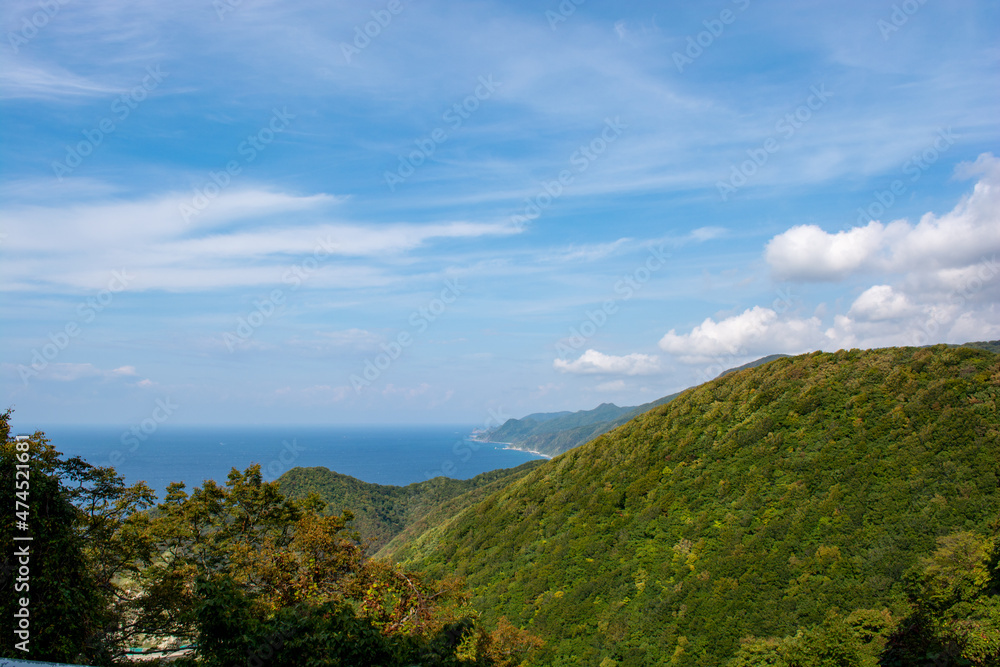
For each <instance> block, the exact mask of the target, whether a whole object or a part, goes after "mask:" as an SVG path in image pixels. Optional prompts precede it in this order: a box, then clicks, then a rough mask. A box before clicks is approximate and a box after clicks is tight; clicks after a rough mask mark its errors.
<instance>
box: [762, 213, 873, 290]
mask: <svg viewBox="0 0 1000 667" xmlns="http://www.w3.org/2000/svg"><path fill="white" fill-rule="evenodd" d="M884 231H885V228H884V227H883V226H882V224H881V223H879V222H871V223H869V224H868V226H866V227H855V228H854V229H851V230H849V231H846V232H837V233H836V234H827V233H826V232H825V231H823V230H822V229H820V228H819V227H817V226H816V225H798V226H796V227H792V228H791V229H789V230H788V231H787V232H784V233H782V234H779V235H778V236H776V237H774V238H773V239H771V240H770V241H769V242H768V244H767V247H766V249H765V251H764V257H765V259H766V260H767V263H768V264H769V265H770V266H771V270H772V271H773V272H774V274H775V277H777V278H779V279H781V280H805V281H811V280H840V279H842V278H845V277H846V276H848V275H850V274H852V273H855V272H857V271H858V270H859V269H863V268H867V267H868V266H869V265H870V263H871V262H872V260H873V258H874V257H875V255H876V254H877V253H878V251H879V249H880V247H881V244H882V239H883V236H884Z"/></svg>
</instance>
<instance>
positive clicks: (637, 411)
mask: <svg viewBox="0 0 1000 667" xmlns="http://www.w3.org/2000/svg"><path fill="white" fill-rule="evenodd" d="M785 356H788V355H785V354H772V355H769V356H767V357H763V358H761V359H757V360H755V361H751V362H750V363H748V364H744V365H742V366H739V367H738V368H730V369H729V370H726V371H723V372H722V373H721V374H720V376H719V377H721V376H722V375H727V374H729V373H735V372H737V371H742V370H746V369H748V368H755V367H757V366H761V365H763V364H766V363H767V362H769V361H774V360H775V359H780V358H782V357H785ZM679 395H680V393H676V394H670V395H669V396H664V397H663V398H659V399H657V400H655V401H650V402H649V403H644V404H642V405H637V406H634V407H624V408H620V407H618V406H617V405H615V404H614V403H602V404H600V405H599V406H597V407H596V408H594V409H593V410H578V411H576V412H538V413H535V414H530V415H526V416H524V417H522V418H521V419H508V420H507V421H505V422H504V423H503V424H501V425H500V426H498V427H497V428H494V429H492V430H490V431H487V432H486V433H483V434H482V435H481V436H480V438H481V439H483V440H489V441H491V442H503V443H507V444H510V445H513V446H515V447H517V448H519V449H526V450H530V451H533V452H538V453H540V454H545V455H546V456H557V455H559V454H562V453H563V452H566V451H569V450H570V449H572V448H574V447H578V446H579V445H582V444H583V443H585V442H589V441H591V440H593V439H594V438H596V437H597V436H599V435H602V434H604V433H607V432H608V431H610V430H611V429H613V428H616V427H618V426H621V425H622V424H624V423H626V422H627V421H629V420H630V419H634V418H635V417H638V416H639V415H641V414H643V413H645V412H649V411H650V410H652V409H653V408H655V407H657V406H659V405H663V404H665V403H669V402H670V401H672V400H673V399H674V398H676V397H677V396H679Z"/></svg>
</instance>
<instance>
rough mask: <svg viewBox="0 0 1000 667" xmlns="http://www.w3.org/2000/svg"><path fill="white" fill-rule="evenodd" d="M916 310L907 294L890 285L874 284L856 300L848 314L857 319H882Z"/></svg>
mask: <svg viewBox="0 0 1000 667" xmlns="http://www.w3.org/2000/svg"><path fill="white" fill-rule="evenodd" d="M914 312H915V308H914V306H913V304H911V303H910V300H909V299H908V298H907V297H906V295H905V294H900V293H899V292H897V291H895V290H894V289H893V288H892V286H890V285H874V286H872V287H869V288H868V289H866V290H865V291H864V292H863V293H862V294H861V296H859V297H858V298H857V299H855V300H854V303H853V304H852V305H851V310H850V311H849V312H848V315H849V316H851V317H852V318H855V319H861V320H868V321H880V320H895V319H899V318H901V317H906V316H907V315H911V314H913V313H914Z"/></svg>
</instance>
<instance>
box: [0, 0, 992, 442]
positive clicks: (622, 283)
mask: <svg viewBox="0 0 1000 667" xmlns="http://www.w3.org/2000/svg"><path fill="white" fill-rule="evenodd" d="M817 5H818V3H800V2H799V3H796V2H769V3H764V2H758V1H757V0H736V1H728V0H727V1H720V2H711V3H680V2H655V3H653V2H633V3H626V4H623V3H610V2H602V1H599V0H586V1H582V2H579V3H574V2H573V1H572V0H565V1H564V2H562V4H560V3H558V2H555V1H551V2H542V3H526V2H524V3H522V2H504V3H497V2H465V3H440V2H432V1H429V0H420V1H419V2H408V1H407V0H393V1H392V2H383V1H375V2H323V3H319V2H312V3H305V2H295V1H292V2H289V1H282V2H269V1H264V0H242V1H240V0H214V2H213V0H198V1H197V2H195V1H186V0H179V1H177V2H171V3H161V2H148V1H144V0H140V1H138V2H102V1H97V2H88V3H83V2H75V1H74V0H62V1H61V0H46V1H43V2H38V1H37V0H35V1H29V2H18V1H15V2H8V3H4V7H3V9H2V10H0V15H2V17H3V26H4V35H5V38H4V43H3V44H2V45H0V53H2V56H0V57H2V59H3V60H2V69H0V96H2V105H0V114H2V130H0V133H2V137H3V145H2V150H3V160H2V163H0V178H2V184H0V188H2V198H0V256H2V263H0V267H2V268H0V271H2V290H3V291H2V296H0V313H2V322H3V326H2V329H0V337H2V358H0V363H2V366H0V370H2V381H0V391H2V395H3V399H4V404H5V406H13V407H14V408H15V410H16V412H15V427H19V428H22V429H29V430H30V428H31V427H32V425H34V424H55V423H107V424H132V423H138V422H140V421H141V420H143V419H146V418H149V416H150V415H151V414H153V412H154V410H155V409H156V407H157V405H158V404H157V401H161V402H162V401H165V400H169V401H170V404H171V405H176V406H177V407H176V409H173V410H172V411H171V413H170V415H169V420H170V421H171V423H176V424H202V423H247V422H250V423H320V424H323V423H330V424H339V423H412V422H428V423H466V424H485V423H486V422H487V421H488V420H489V419H491V417H492V418H495V417H496V416H497V415H499V416H521V415H523V414H526V413H528V412H534V411H549V410H567V409H568V410H576V409H584V408H591V407H594V406H596V405H598V404H599V403H602V402H606V401H608V402H614V403H617V404H619V405H635V404H639V403H642V402H645V401H648V400H652V399H655V398H658V397H660V396H663V395H665V394H668V393H671V392H673V391H676V390H678V389H681V388H684V387H687V386H691V385H692V384H695V383H697V382H700V381H703V380H705V379H707V378H709V377H712V376H714V375H715V374H717V373H718V372H719V371H720V370H722V369H724V368H728V367H731V366H735V365H738V364H740V363H743V362H745V361H748V360H751V359H754V358H757V357H760V356H763V355H765V354H771V353H776V352H784V353H792V354H794V353H801V352H805V351H811V350H816V349H823V350H836V349H840V348H845V347H847V348H849V347H877V346H884V345H913V344H925V343H933V342H963V341H968V340H991V339H996V338H1000V306H998V299H1000V267H998V265H997V264H996V260H995V254H996V253H997V251H998V250H1000V214H998V211H1000V124H998V120H997V119H998V118H1000V114H998V113H997V111H998V109H1000V85H998V84H1000V81H998V78H1000V77H998V71H1000V70H998V64H1000V63H998V61H1000V45H998V44H997V40H996V35H997V31H998V28H1000V7H997V5H996V4H995V3H990V2H986V1H979V2H973V1H961V0H959V1H956V2H948V3H944V2H938V1H935V0H927V1H926V2H923V3H921V2H919V1H918V0H909V2H904V3H898V2H897V3H894V2H851V1H849V2H839V3H824V5H823V6H817ZM158 414H161V415H162V414H163V413H162V411H161V412H160V413H158Z"/></svg>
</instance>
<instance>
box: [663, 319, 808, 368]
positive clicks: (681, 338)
mask: <svg viewBox="0 0 1000 667" xmlns="http://www.w3.org/2000/svg"><path fill="white" fill-rule="evenodd" d="M824 338H825V334H823V332H822V323H821V322H820V320H819V318H817V317H811V318H808V319H798V318H788V319H779V317H778V314H777V313H776V312H775V311H774V310H771V309H770V308H762V307H760V306H754V307H753V308H750V309H747V310H745V311H743V312H742V313H740V314H739V315H734V316H732V317H727V318H725V319H723V320H720V321H718V322H716V321H715V320H713V319H712V318H710V317H709V318H706V319H705V321H704V322H702V323H701V324H699V325H698V326H696V327H695V328H694V329H692V331H691V333H687V334H678V333H677V332H676V330H674V329H671V330H670V331H669V332H667V334H666V335H665V336H663V338H661V339H660V348H661V349H663V350H664V351H665V352H669V353H671V354H675V355H677V356H678V357H679V358H680V360H681V361H683V362H685V363H702V362H707V361H712V360H713V359H715V358H716V357H719V356H729V357H732V358H734V359H735V358H738V357H744V356H747V355H753V354H772V353H779V352H786V353H796V352H803V351H806V350H808V349H810V348H812V347H814V346H815V344H816V342H818V341H820V340H823V339H824Z"/></svg>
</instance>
